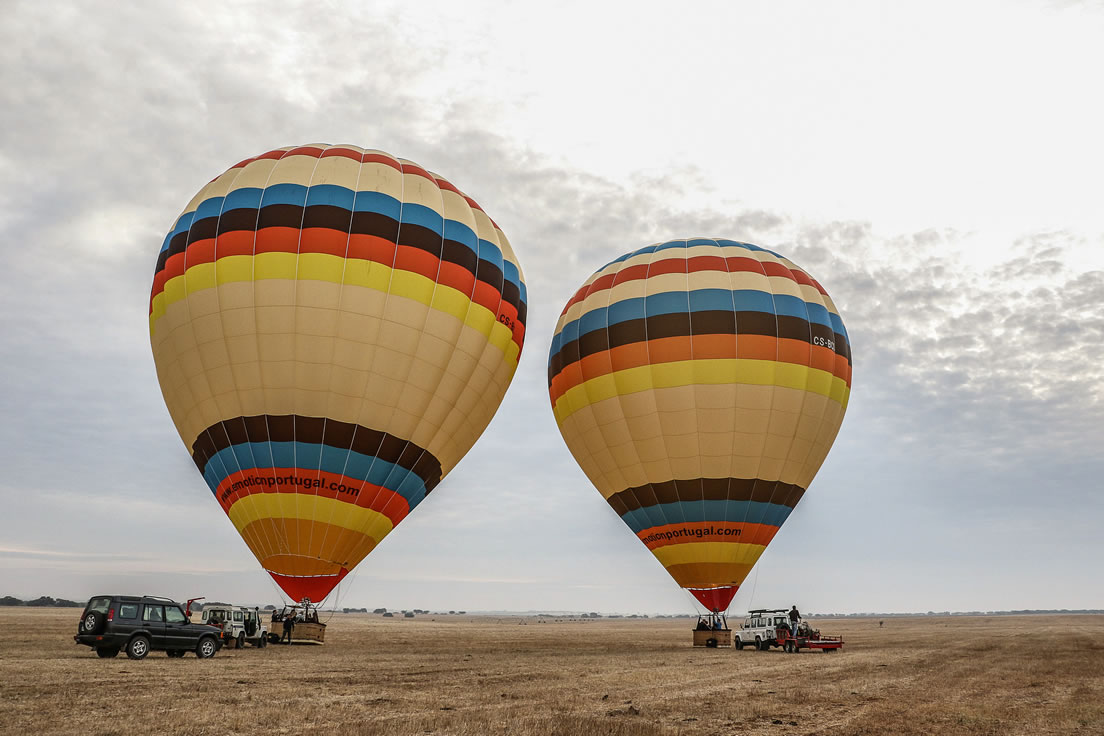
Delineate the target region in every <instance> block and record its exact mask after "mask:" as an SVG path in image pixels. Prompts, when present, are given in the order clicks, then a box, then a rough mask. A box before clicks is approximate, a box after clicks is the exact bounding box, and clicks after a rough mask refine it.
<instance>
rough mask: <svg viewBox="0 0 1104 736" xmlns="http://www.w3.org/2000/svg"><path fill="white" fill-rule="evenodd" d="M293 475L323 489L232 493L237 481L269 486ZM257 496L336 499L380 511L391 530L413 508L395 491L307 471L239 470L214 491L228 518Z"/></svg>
mask: <svg viewBox="0 0 1104 736" xmlns="http://www.w3.org/2000/svg"><path fill="white" fill-rule="evenodd" d="M292 475H294V476H296V477H298V478H305V479H308V480H310V481H315V480H316V479H317V481H318V482H320V483H321V486H320V487H317V488H305V487H303V486H300V485H295V484H290V483H288V484H283V483H281V484H277V485H273V486H269V485H243V486H242V487H241V488H239V489H237V490H231V487H232V486H233V484H234V483H235V482H237V481H247V480H249V479H253V480H260V481H264V482H266V483H267V482H268V481H271V480H272V479H273V478H277V479H283V478H284V477H287V476H292ZM342 485H344V486H346V487H348V488H350V489H353V490H354V491H356V493H353V492H342V491H340V490H337V489H338V487H339V486H342ZM255 493H298V494H299V495H301V496H303V497H304V498H308V499H309V498H313V497H315V496H320V497H322V498H335V499H338V500H340V501H345V502H346V503H350V504H353V505H354V506H360V507H361V508H366V509H372V510H373V511H378V512H379V513H381V514H383V515H384V516H386V517H387V518H388V519H390V520H391V524H392V526H395V525H397V524H398V523H399V522H400V521H402V520H403V519H404V518H406V515H407V514H409V513H410V505H409V504H408V503H407V500H406V499H405V498H403V497H402V496H400V495H399V494H397V493H395V492H394V491H391V490H388V489H386V488H382V487H380V486H376V485H372V484H371V483H365V482H364V481H361V480H358V479H356V478H350V477H348V476H346V475H341V474H339V473H327V472H325V471H319V470H305V469H302V468H249V469H247V470H240V471H238V472H236V473H232V474H231V475H229V476H227V477H226V478H225V479H224V480H223V481H222V482H221V483H219V486H218V488H217V489H216V491H215V498H217V499H218V502H219V505H220V506H222V510H223V511H225V512H226V513H227V514H229V513H230V509H231V508H232V507H233V506H234V504H235V503H237V502H238V501H240V500H241V499H243V498H245V497H246V496H252V495H253V494H255Z"/></svg>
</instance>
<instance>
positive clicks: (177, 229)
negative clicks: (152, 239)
mask: <svg viewBox="0 0 1104 736" xmlns="http://www.w3.org/2000/svg"><path fill="white" fill-rule="evenodd" d="M194 218H195V212H194V211H193V212H185V213H184V214H183V215H181V216H180V217H178V218H176V224H175V225H173V229H172V230H170V231H169V234H168V235H166V236H165V242H164V243H162V244H161V250H162V251H165V250H168V249H169V243H171V242H172V239H173V238H175V237H176V236H177V235H179V234H180V233H183V232H187V231H188V229H189V228H190V227H191V226H192V220H193V219H194Z"/></svg>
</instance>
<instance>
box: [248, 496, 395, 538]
mask: <svg viewBox="0 0 1104 736" xmlns="http://www.w3.org/2000/svg"><path fill="white" fill-rule="evenodd" d="M227 515H228V516H229V517H230V521H232V522H233V523H234V528H236V529H237V530H238V532H239V533H240V532H241V531H242V530H243V529H245V527H247V526H248V525H249V524H251V523H252V522H254V521H258V520H260V519H305V520H307V521H321V522H325V523H327V524H333V525H334V526H340V527H344V528H346V529H349V530H351V531H354V532H357V533H358V534H364V535H366V536H369V537H371V538H372V539H375V540H376V541H377V542H378V541H379V540H381V539H383V538H384V537H385V536H387V534H388V533H389V532H390V531H391V529H392V528H393V525H392V523H391V519H389V518H387V516H385V515H384V514H381V513H380V512H378V511H373V510H372V509H366V508H364V507H363V506H356V505H354V504H351V503H345V502H344V501H338V500H337V499H334V498H325V497H323V496H313V495H306V494H298V493H254V494H252V495H249V496H243V497H241V498H239V499H238V500H237V501H236V502H235V503H234V505H233V506H231V507H230V510H229V511H228V512H227Z"/></svg>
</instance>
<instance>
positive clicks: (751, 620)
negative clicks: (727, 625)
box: [733, 608, 790, 652]
mask: <svg viewBox="0 0 1104 736" xmlns="http://www.w3.org/2000/svg"><path fill="white" fill-rule="evenodd" d="M789 628H790V618H789V614H788V611H787V610H786V609H785V608H771V609H767V608H760V609H756V610H754V611H748V615H747V618H745V619H744V623H743V624H742V625H741V626H740V628H739V629H737V630H736V631H735V632H733V633H735V634H736V637H735V639H734V640H733V645H734V646H735V647H736V648H737V649H743V648H744V646H752V645H754V646H755V648H756V649H758V650H759V651H762V652H765V651H767V650H768V649H770V648H771V647H772V646H778V634H777V633H776V632H777V631H778V629H789Z"/></svg>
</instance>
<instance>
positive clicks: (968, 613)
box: [806, 608, 1104, 618]
mask: <svg viewBox="0 0 1104 736" xmlns="http://www.w3.org/2000/svg"><path fill="white" fill-rule="evenodd" d="M1037 613H1048V614H1051V615H1054V614H1064V613H1071V614H1072V613H1104V609H1101V608H1024V609H1020V610H1016V611H927V612H925V613H921V612H916V613H810V614H807V615H806V618H906V617H907V618H913V617H916V616H1029V615H1032V614H1037Z"/></svg>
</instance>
